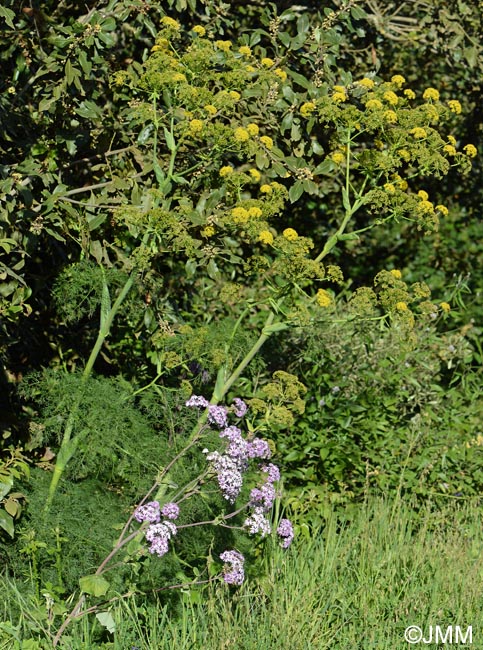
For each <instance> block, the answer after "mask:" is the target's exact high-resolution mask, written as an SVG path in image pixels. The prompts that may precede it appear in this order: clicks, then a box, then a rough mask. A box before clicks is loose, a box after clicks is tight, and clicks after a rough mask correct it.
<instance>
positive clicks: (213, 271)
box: [206, 258, 220, 280]
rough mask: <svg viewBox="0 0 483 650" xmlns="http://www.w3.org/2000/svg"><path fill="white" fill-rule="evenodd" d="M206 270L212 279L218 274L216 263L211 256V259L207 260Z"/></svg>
mask: <svg viewBox="0 0 483 650" xmlns="http://www.w3.org/2000/svg"><path fill="white" fill-rule="evenodd" d="M206 270H207V272H208V275H209V276H210V278H211V279H212V280H216V279H217V278H218V277H219V275H220V270H219V268H218V265H217V263H216V262H215V260H214V259H213V258H211V260H210V261H209V262H208V267H207V269H206Z"/></svg>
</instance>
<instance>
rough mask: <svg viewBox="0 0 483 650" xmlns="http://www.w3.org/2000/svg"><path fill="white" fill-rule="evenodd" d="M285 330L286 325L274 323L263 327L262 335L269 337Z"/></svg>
mask: <svg viewBox="0 0 483 650" xmlns="http://www.w3.org/2000/svg"><path fill="white" fill-rule="evenodd" d="M287 328H288V324H287V323H274V324H273V325H267V327H264V328H263V330H262V334H264V335H265V336H270V335H271V334H274V333H275V332H282V331H283V330H286V329H287Z"/></svg>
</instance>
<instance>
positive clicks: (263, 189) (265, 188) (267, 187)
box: [260, 185, 273, 194]
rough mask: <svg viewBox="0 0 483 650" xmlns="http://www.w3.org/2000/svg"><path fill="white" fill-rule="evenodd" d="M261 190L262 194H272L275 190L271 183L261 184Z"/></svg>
mask: <svg viewBox="0 0 483 650" xmlns="http://www.w3.org/2000/svg"><path fill="white" fill-rule="evenodd" d="M260 192H261V193H262V194H271V193H272V192H273V188H272V187H271V186H270V185H261V186H260Z"/></svg>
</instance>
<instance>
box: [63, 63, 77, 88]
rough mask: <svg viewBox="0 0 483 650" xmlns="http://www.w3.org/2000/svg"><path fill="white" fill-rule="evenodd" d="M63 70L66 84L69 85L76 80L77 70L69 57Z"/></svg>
mask: <svg viewBox="0 0 483 650" xmlns="http://www.w3.org/2000/svg"><path fill="white" fill-rule="evenodd" d="M64 72H65V78H66V79H67V84H68V85H69V86H70V84H71V83H72V82H73V81H75V80H76V78H77V77H79V76H80V72H79V70H78V69H77V68H74V66H73V65H72V63H71V61H70V59H67V63H66V64H65V70H64Z"/></svg>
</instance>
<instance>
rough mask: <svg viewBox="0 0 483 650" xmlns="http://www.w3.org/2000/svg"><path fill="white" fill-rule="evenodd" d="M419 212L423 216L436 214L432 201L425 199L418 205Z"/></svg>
mask: <svg viewBox="0 0 483 650" xmlns="http://www.w3.org/2000/svg"><path fill="white" fill-rule="evenodd" d="M418 212H420V213H421V214H432V213H433V212H434V205H433V203H431V201H426V200H425V199H423V200H422V201H420V202H419V204H418Z"/></svg>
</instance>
